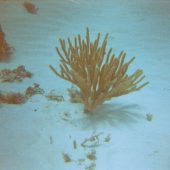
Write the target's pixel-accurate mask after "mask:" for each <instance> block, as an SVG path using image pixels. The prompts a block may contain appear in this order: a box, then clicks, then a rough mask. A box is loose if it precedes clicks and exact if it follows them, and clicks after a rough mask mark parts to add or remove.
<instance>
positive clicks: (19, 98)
mask: <svg viewBox="0 0 170 170" xmlns="http://www.w3.org/2000/svg"><path fill="white" fill-rule="evenodd" d="M25 102H26V98H25V96H24V95H23V94H20V93H1V92H0V103H4V104H23V103H25Z"/></svg>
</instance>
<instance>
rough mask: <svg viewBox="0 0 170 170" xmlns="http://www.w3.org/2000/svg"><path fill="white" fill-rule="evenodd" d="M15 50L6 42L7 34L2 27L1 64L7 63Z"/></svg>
mask: <svg viewBox="0 0 170 170" xmlns="http://www.w3.org/2000/svg"><path fill="white" fill-rule="evenodd" d="M13 51H14V48H13V47H11V46H10V45H9V44H8V43H7V42H6V40H5V34H4V32H3V30H2V27H1V25H0V62H7V61H9V60H10V58H11V54H12V53H13Z"/></svg>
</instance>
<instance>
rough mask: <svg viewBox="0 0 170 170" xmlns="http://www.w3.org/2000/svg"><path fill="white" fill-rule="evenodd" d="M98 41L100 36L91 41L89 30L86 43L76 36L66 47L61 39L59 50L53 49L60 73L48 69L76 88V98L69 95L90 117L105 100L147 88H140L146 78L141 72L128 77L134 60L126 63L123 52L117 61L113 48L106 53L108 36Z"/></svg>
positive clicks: (68, 41) (137, 71)
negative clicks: (57, 59) (82, 105)
mask: <svg viewBox="0 0 170 170" xmlns="http://www.w3.org/2000/svg"><path fill="white" fill-rule="evenodd" d="M99 40H100V33H98V35H97V37H96V38H95V40H94V41H92V40H90V34H89V29H88V28H87V31H86V38H85V39H82V38H81V36H80V34H78V36H77V37H74V41H73V42H72V41H71V40H70V38H68V39H67V44H66V41H65V40H64V39H61V38H60V39H59V42H60V46H61V49H59V48H58V47H57V48H56V50H57V53H58V56H59V58H60V62H61V64H59V67H60V71H57V70H56V69H55V68H54V67H53V66H51V65H50V68H51V70H52V71H53V72H54V73H55V74H56V75H57V76H59V77H60V78H62V79H65V80H67V81H69V82H71V83H72V84H74V85H76V86H77V87H78V88H79V90H80V92H79V95H78V93H77V95H78V96H76V93H74V91H73V92H72V91H69V93H70V95H72V98H73V97H74V99H75V101H77V100H79V101H80V102H81V103H83V104H84V112H86V113H90V112H91V111H92V110H93V109H95V108H96V107H97V106H98V105H100V104H102V103H104V102H105V101H106V100H110V99H111V98H113V97H117V96H122V95H125V94H129V93H132V92H135V91H139V90H140V89H142V88H143V87H145V86H146V85H147V84H148V82H145V83H143V84H141V85H139V83H141V82H142V81H143V79H144V78H145V76H144V75H143V70H141V69H138V70H136V71H135V72H134V73H133V74H131V75H128V74H127V70H128V67H129V65H130V64H131V63H132V62H133V60H134V59H135V57H133V58H132V59H130V60H129V61H127V62H125V58H126V53H125V52H123V51H122V52H121V53H120V54H119V56H118V57H116V55H115V54H113V53H112V48H110V49H109V50H106V46H107V40H108V34H106V36H105V37H104V40H103V42H102V43H100V42H99ZM75 96H76V97H75ZM77 98H78V99H77Z"/></svg>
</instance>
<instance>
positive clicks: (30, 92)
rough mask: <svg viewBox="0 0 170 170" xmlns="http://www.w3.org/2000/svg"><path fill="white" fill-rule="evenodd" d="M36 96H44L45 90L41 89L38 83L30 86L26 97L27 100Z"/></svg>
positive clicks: (26, 91)
mask: <svg viewBox="0 0 170 170" xmlns="http://www.w3.org/2000/svg"><path fill="white" fill-rule="evenodd" d="M36 94H44V90H43V89H42V88H40V85H39V84H37V83H34V84H33V86H30V87H28V88H27V89H26V90H25V96H26V97H27V98H29V97H32V96H33V95H36Z"/></svg>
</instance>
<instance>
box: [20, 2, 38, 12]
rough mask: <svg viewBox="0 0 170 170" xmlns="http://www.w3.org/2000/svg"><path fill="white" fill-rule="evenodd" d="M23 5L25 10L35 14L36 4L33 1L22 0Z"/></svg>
mask: <svg viewBox="0 0 170 170" xmlns="http://www.w3.org/2000/svg"><path fill="white" fill-rule="evenodd" d="M23 6H24V7H25V9H26V10H27V12H29V13H31V14H37V11H38V8H36V6H35V5H34V4H33V3H31V2H24V4H23Z"/></svg>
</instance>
